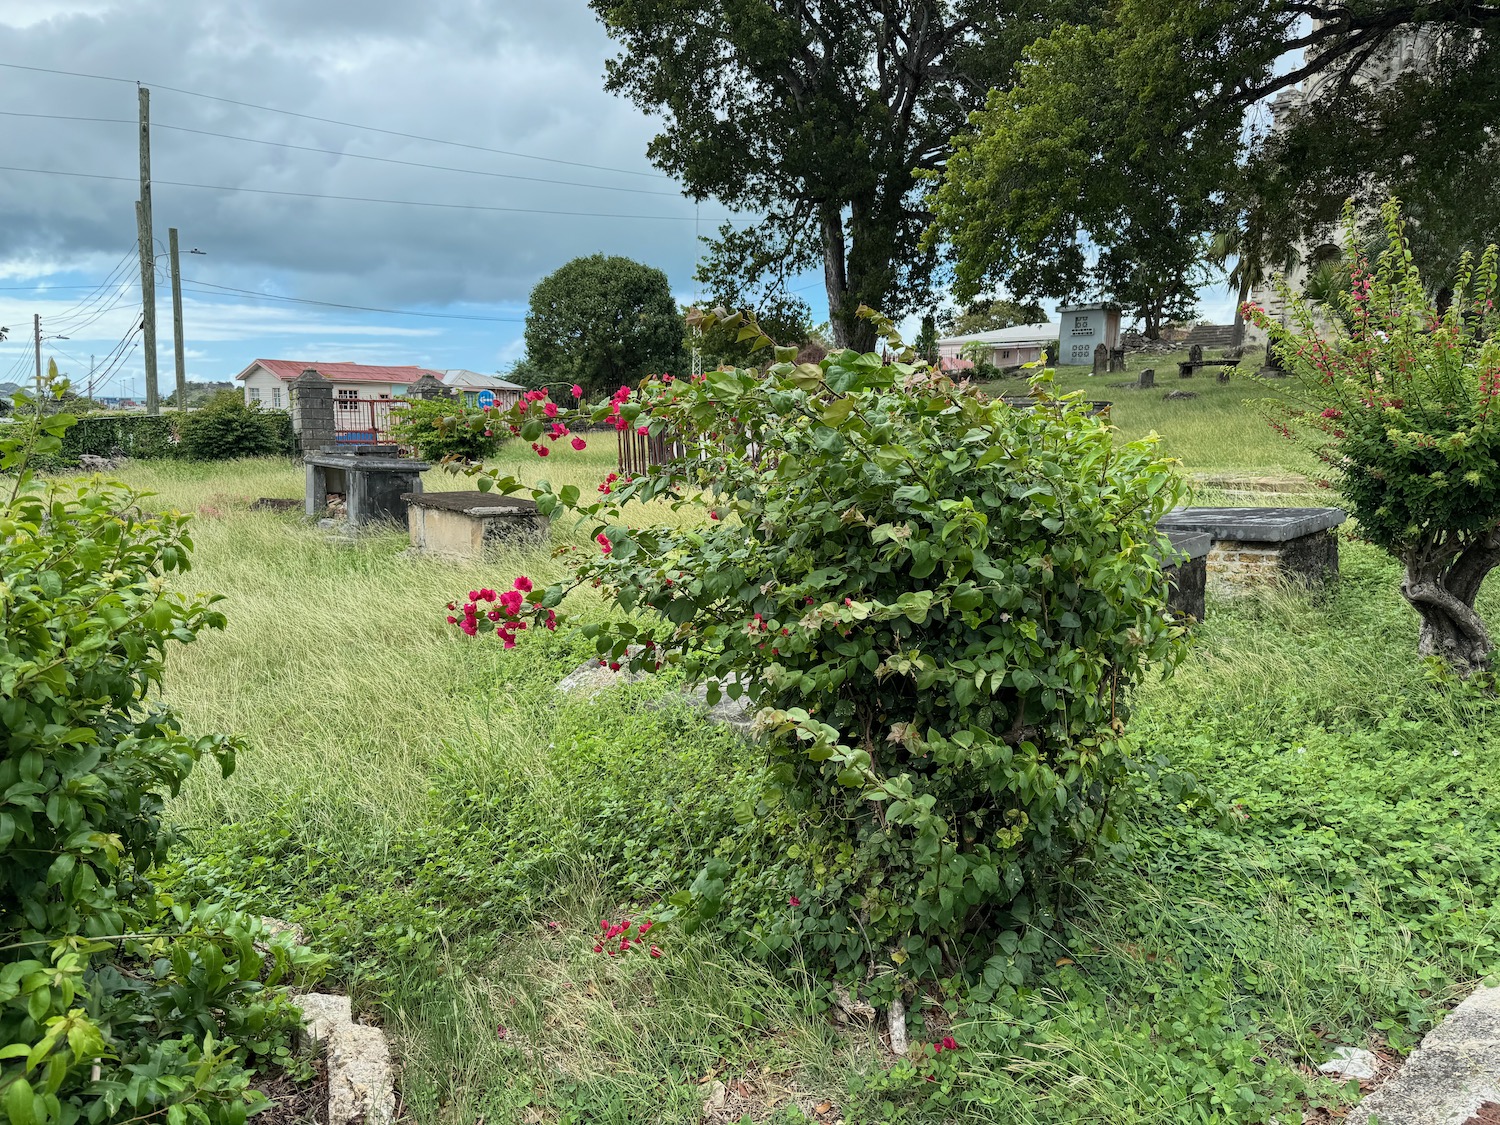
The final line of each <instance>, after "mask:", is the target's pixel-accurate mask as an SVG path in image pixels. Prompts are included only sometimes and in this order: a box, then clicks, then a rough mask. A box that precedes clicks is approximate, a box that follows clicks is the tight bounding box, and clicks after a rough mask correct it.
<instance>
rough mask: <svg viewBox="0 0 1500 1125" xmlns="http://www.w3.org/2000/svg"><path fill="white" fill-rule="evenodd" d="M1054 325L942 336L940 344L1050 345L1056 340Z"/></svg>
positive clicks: (1016, 325) (1021, 326) (1031, 325)
mask: <svg viewBox="0 0 1500 1125" xmlns="http://www.w3.org/2000/svg"><path fill="white" fill-rule="evenodd" d="M1057 332H1058V326H1057V325H1055V324H1013V325H1011V326H1010V327H1009V328H995V329H992V330H990V331H989V332H974V333H971V334H970V335H968V336H944V337H943V338H942V339H941V340H939V341H938V343H940V344H1035V343H1051V342H1052V341H1053V340H1056V339H1057Z"/></svg>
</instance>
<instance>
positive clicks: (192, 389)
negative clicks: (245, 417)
mask: <svg viewBox="0 0 1500 1125" xmlns="http://www.w3.org/2000/svg"><path fill="white" fill-rule="evenodd" d="M232 390H234V384H233V383H231V382H226V381H216V382H207V383H189V384H188V385H187V402H186V403H185V404H184V403H180V402H178V401H177V391H176V389H175V388H174V389H173V391H172V393H171V394H169V395H168V396H167V397H166V398H164V399H162V401H161V405H162V409H163V410H180V409H182V407H183V406H184V405H186V406H189V407H194V406H203V405H205V404H207V403H208V402H210V401H211V400H212V399H213V398H214V397H215V396H217V395H218V394H219V393H220V392H221V391H232Z"/></svg>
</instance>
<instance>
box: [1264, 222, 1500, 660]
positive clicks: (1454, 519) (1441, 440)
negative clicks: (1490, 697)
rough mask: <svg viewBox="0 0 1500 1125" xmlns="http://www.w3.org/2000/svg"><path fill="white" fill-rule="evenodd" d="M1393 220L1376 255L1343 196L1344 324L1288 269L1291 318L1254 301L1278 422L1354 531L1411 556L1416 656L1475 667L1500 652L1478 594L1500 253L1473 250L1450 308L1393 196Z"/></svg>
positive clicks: (1494, 508)
mask: <svg viewBox="0 0 1500 1125" xmlns="http://www.w3.org/2000/svg"><path fill="white" fill-rule="evenodd" d="M1383 218H1384V224H1385V231H1386V242H1387V245H1386V248H1385V250H1384V252H1383V253H1381V255H1380V257H1379V260H1378V261H1377V262H1376V263H1374V264H1373V266H1372V264H1371V262H1370V259H1369V257H1368V255H1367V254H1366V253H1365V250H1364V248H1363V246H1362V245H1361V240H1360V238H1359V231H1358V227H1357V224H1356V222H1355V217H1354V209H1353V205H1352V204H1350V205H1348V206H1346V208H1345V216H1344V223H1345V229H1346V261H1347V262H1348V263H1349V265H1348V266H1347V267H1346V268H1347V270H1348V272H1349V287H1348V290H1347V291H1340V292H1336V293H1330V294H1327V298H1328V303H1329V304H1330V305H1331V306H1332V308H1333V310H1334V312H1335V314H1336V315H1335V316H1334V318H1333V320H1334V321H1335V324H1336V325H1337V326H1347V328H1337V327H1336V328H1335V329H1334V331H1333V333H1332V334H1331V335H1329V334H1328V333H1324V332H1320V330H1319V329H1320V325H1319V318H1318V317H1317V315H1316V313H1315V310H1314V309H1313V308H1312V306H1311V305H1309V303H1308V302H1307V300H1306V299H1305V298H1302V297H1293V295H1292V294H1291V292H1290V291H1289V290H1288V289H1287V288H1286V283H1285V280H1284V279H1283V281H1282V283H1281V285H1282V292H1283V297H1284V299H1285V300H1286V302H1287V305H1288V308H1289V309H1290V310H1291V321H1292V324H1291V326H1284V325H1282V324H1280V323H1278V322H1277V321H1275V320H1273V319H1272V318H1271V317H1270V316H1268V315H1267V313H1266V312H1265V310H1264V309H1261V308H1258V307H1256V306H1254V305H1247V306H1246V308H1245V311H1246V314H1247V315H1248V316H1249V317H1251V318H1252V319H1253V320H1254V321H1255V323H1256V324H1257V325H1259V326H1260V327H1261V328H1262V329H1263V330H1264V331H1265V332H1266V333H1267V334H1268V335H1269V337H1270V340H1271V344H1270V346H1271V348H1272V349H1274V350H1275V352H1276V354H1277V355H1279V356H1280V357H1281V361H1282V364H1283V366H1284V367H1285V368H1286V371H1287V373H1288V375H1289V376H1291V379H1292V380H1293V381H1294V393H1293V395H1292V399H1293V401H1292V405H1290V406H1289V407H1283V408H1278V409H1277V411H1276V414H1277V417H1276V418H1275V424H1276V426H1277V427H1278V428H1279V429H1280V430H1281V432H1282V433H1284V434H1285V435H1287V436H1288V437H1291V436H1293V435H1294V434H1300V435H1301V436H1303V437H1304V438H1306V439H1308V440H1309V441H1310V442H1311V444H1312V445H1313V446H1314V448H1315V451H1316V453H1317V454H1318V456H1319V457H1321V458H1322V459H1323V461H1324V462H1326V463H1327V464H1328V465H1329V466H1330V468H1331V469H1332V470H1333V472H1334V474H1335V475H1336V477H1337V483H1338V487H1339V491H1340V492H1341V493H1342V495H1343V497H1344V499H1345V500H1346V501H1347V502H1348V503H1349V506H1350V508H1351V509H1352V511H1353V514H1354V516H1355V518H1356V519H1358V521H1359V528H1360V534H1361V535H1363V536H1364V537H1366V538H1367V539H1369V540H1370V541H1371V542H1372V543H1374V544H1376V545H1377V546H1379V547H1381V548H1382V549H1384V550H1386V551H1388V552H1389V553H1390V554H1391V555H1393V556H1394V557H1395V558H1396V559H1398V560H1399V561H1400V562H1401V563H1402V564H1403V565H1404V566H1405V568H1406V578H1405V581H1404V582H1403V583H1402V586H1401V592H1402V594H1403V595H1404V596H1405V597H1406V600H1407V601H1408V602H1410V603H1411V606H1412V608H1413V609H1415V610H1416V611H1417V613H1418V614H1419V615H1420V616H1421V618H1422V627H1421V634H1420V637H1419V639H1418V652H1420V653H1421V654H1422V655H1424V656H1436V657H1439V658H1441V659H1442V660H1445V661H1447V662H1448V663H1449V664H1450V665H1452V667H1453V669H1454V670H1455V671H1456V672H1458V673H1459V674H1460V675H1462V676H1468V675H1471V674H1473V673H1475V672H1478V671H1482V670H1485V669H1488V668H1489V667H1490V664H1491V660H1492V657H1493V649H1494V642H1493V640H1492V638H1491V636H1490V633H1489V630H1488V628H1486V626H1485V623H1484V620H1483V619H1482V618H1481V617H1480V615H1479V613H1478V612H1477V611H1476V610H1475V608H1474V599H1475V597H1476V596H1477V595H1478V593H1479V588H1480V586H1481V585H1483V583H1484V580H1485V577H1486V576H1487V575H1488V574H1489V573H1490V571H1492V570H1493V569H1494V568H1495V567H1496V566H1500V310H1497V309H1496V307H1495V299H1496V297H1497V296H1500V292H1497V290H1500V250H1497V248H1496V247H1495V246H1491V247H1490V248H1489V249H1488V250H1487V251H1486V252H1485V254H1484V256H1483V258H1482V259H1481V260H1480V262H1479V263H1478V265H1477V266H1476V265H1475V263H1474V262H1473V261H1472V260H1471V259H1470V258H1468V257H1465V259H1464V261H1463V263H1462V265H1461V267H1460V269H1459V274H1458V277H1457V279H1456V281H1455V283H1454V290H1453V297H1452V300H1451V301H1450V303H1449V305H1448V307H1447V310H1446V311H1440V310H1439V309H1438V307H1437V306H1436V304H1435V303H1434V301H1433V300H1432V299H1431V298H1430V297H1429V296H1428V293H1427V291H1426V289H1425V288H1424V286H1423V283H1422V278H1421V276H1420V274H1419V273H1418V271H1417V267H1416V264H1415V262H1414V261H1413V258H1412V254H1411V249H1410V246H1409V244H1408V240H1407V235H1406V229H1405V226H1404V224H1403V223H1402V221H1401V213H1400V210H1399V208H1398V206H1397V205H1396V203H1395V202H1394V201H1393V202H1391V203H1388V204H1387V205H1386V206H1385V208H1384V209H1383Z"/></svg>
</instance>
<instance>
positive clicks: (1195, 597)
mask: <svg viewBox="0 0 1500 1125" xmlns="http://www.w3.org/2000/svg"><path fill="white" fill-rule="evenodd" d="M1167 538H1168V539H1169V540H1171V544H1172V545H1171V549H1170V551H1169V552H1168V553H1167V555H1166V557H1164V558H1163V559H1162V573H1163V574H1165V575H1166V576H1167V580H1168V581H1169V582H1170V583H1171V594H1170V595H1169V596H1168V597H1167V607H1168V608H1169V609H1171V610H1172V611H1173V612H1174V613H1176V614H1178V615H1179V616H1181V617H1190V618H1192V619H1193V620H1194V621H1202V620H1203V617H1204V614H1205V612H1206V609H1205V603H1204V591H1205V590H1206V589H1207V586H1208V553H1209V550H1210V549H1211V548H1212V547H1213V542H1214V541H1213V536H1211V535H1205V534H1203V533H1202V532H1198V531H1169V532H1168V533H1167Z"/></svg>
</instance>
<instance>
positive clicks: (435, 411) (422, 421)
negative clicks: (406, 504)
mask: <svg viewBox="0 0 1500 1125" xmlns="http://www.w3.org/2000/svg"><path fill="white" fill-rule="evenodd" d="M492 418H494V419H495V424H496V426H499V420H498V416H497V414H496V412H495V411H493V410H490V411H485V410H481V409H480V408H479V407H477V406H470V405H468V404H467V403H466V402H464V401H463V400H462V399H460V398H450V399H418V400H417V401H415V402H409V403H406V404H405V405H403V406H400V407H399V408H397V410H395V411H393V412H392V414H391V436H392V437H394V438H395V439H396V441H398V442H400V443H401V444H402V445H409V446H411V447H412V448H414V449H415V450H416V451H417V454H418V456H420V457H421V458H422V459H423V460H426V461H446V460H448V459H449V458H454V459H456V460H461V461H470V462H479V461H483V460H485V459H486V458H488V457H493V456H494V455H495V453H496V452H497V451H498V450H499V449H500V446H501V445H503V444H504V443H505V440H506V439H507V438H508V437H509V436H510V431H509V430H508V429H505V428H504V427H501V428H500V429H494V428H492V427H491V425H490V421H491V419H492Z"/></svg>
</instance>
